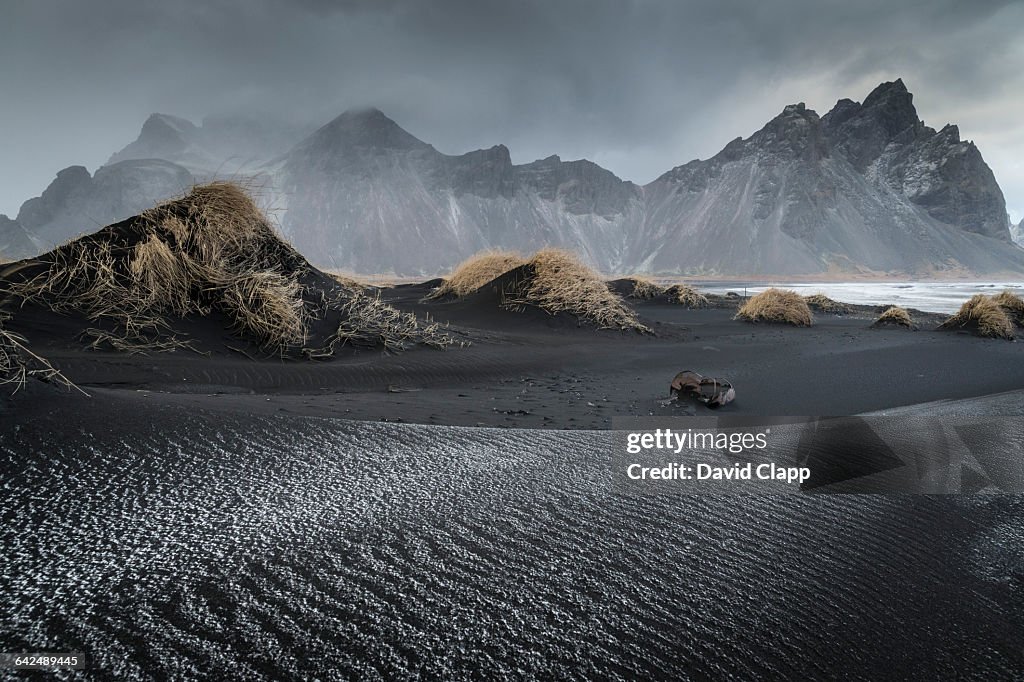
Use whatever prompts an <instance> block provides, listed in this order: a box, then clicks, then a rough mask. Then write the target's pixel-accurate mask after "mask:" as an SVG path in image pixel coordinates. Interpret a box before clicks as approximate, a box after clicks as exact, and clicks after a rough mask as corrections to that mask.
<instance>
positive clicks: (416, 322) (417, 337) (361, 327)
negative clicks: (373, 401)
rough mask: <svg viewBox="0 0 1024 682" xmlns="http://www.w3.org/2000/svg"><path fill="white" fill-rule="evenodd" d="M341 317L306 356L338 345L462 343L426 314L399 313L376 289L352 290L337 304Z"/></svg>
mask: <svg viewBox="0 0 1024 682" xmlns="http://www.w3.org/2000/svg"><path fill="white" fill-rule="evenodd" d="M340 310H341V312H342V321H341V324H340V325H339V327H338V330H337V332H336V333H335V334H334V335H333V336H332V337H331V338H330V339H329V341H328V343H327V345H326V346H324V347H323V348H316V349H313V348H307V349H305V351H304V352H305V354H306V356H307V357H310V358H321V357H329V356H331V355H333V354H334V351H335V350H336V349H337V347H338V346H345V345H351V346H356V347H360V346H370V347H375V346H383V347H384V349H385V350H389V351H402V350H405V349H406V348H407V347H408V346H409V345H415V344H422V345H425V346H431V347H433V348H447V347H448V346H453V345H458V346H460V347H461V346H465V345H468V344H467V343H463V342H459V341H456V340H455V339H454V338H453V337H452V336H451V335H449V334H447V333H445V331H444V328H443V327H442V326H441V325H440V324H439V323H437V322H434V321H432V320H430V318H429V317H427V318H425V319H424V320H420V318H418V317H417V316H416V315H415V314H413V313H403V312H401V311H399V310H397V309H395V308H394V307H392V306H390V305H388V304H387V303H385V302H384V301H382V300H381V298H380V293H379V292H377V293H376V295H370V294H367V293H365V292H363V291H357V292H355V293H354V294H353V295H352V296H351V297H350V298H348V299H347V300H346V301H344V302H342V303H341V304H340Z"/></svg>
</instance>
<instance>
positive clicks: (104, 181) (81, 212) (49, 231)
mask: <svg viewBox="0 0 1024 682" xmlns="http://www.w3.org/2000/svg"><path fill="white" fill-rule="evenodd" d="M194 182H195V179H194V178H193V177H192V174H191V173H189V172H188V171H187V170H185V169H184V168H182V167H181V166H178V165H176V164H173V163H170V162H169V161H161V160H159V159H146V160H139V161H121V162H118V163H115V164H112V165H109V166H103V167H102V168H100V169H98V170H97V171H96V173H95V175H90V174H89V171H87V170H86V169H85V168H84V167H82V166H71V167H70V168H65V169H64V170H62V171H60V172H59V173H57V177H56V179H55V180H54V181H53V182H51V183H50V186H49V187H47V188H46V189H45V190H44V191H43V193H42V194H41V195H40V196H38V197H35V198H34V199H29V200H28V201H26V202H25V203H24V204H22V206H21V210H20V211H19V212H18V218H17V222H18V224H19V225H20V226H21V227H22V228H23V229H24V230H26V231H27V232H28V233H30V234H31V235H32V236H33V237H34V238H35V241H36V242H37V243H38V244H39V245H40V246H41V247H42V248H43V249H47V248H52V247H53V246H55V245H57V244H60V243H62V242H64V241H66V240H68V239H70V238H71V237H74V236H76V235H79V234H82V233H85V232H93V231H95V230H97V229H99V228H100V227H102V226H104V225H108V224H110V223H113V222H116V221H118V220H122V219H124V218H127V217H128V216H131V215H135V214H136V213H139V212H140V211H143V210H145V209H147V208H149V207H151V206H153V205H154V204H156V203H158V202H160V201H163V200H164V199H168V198H170V197H173V196H176V195H178V194H181V193H182V192H184V191H186V190H187V189H188V188H189V187H191V186H192V185H193V184H194Z"/></svg>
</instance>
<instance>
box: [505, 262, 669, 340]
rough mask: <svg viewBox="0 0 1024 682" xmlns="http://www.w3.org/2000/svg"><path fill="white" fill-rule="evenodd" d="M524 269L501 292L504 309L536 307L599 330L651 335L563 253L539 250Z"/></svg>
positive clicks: (596, 277) (588, 271)
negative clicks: (522, 275)
mask: <svg viewBox="0 0 1024 682" xmlns="http://www.w3.org/2000/svg"><path fill="white" fill-rule="evenodd" d="M524 268H525V272H526V275H525V276H524V277H523V278H522V279H521V280H519V281H517V282H514V283H513V284H512V286H511V287H510V289H509V290H506V291H505V292H503V296H504V305H505V307H506V308H510V309H516V308H521V307H523V306H536V307H539V308H541V309H543V310H545V311H547V312H549V313H551V314H557V313H562V312H565V313H570V314H572V315H575V316H576V317H577V318H578V319H581V320H586V321H588V322H590V323H593V324H595V325H597V326H598V327H599V328H601V329H620V330H629V329H631V330H635V331H640V332H650V331H651V330H650V329H649V328H648V327H647V326H646V325H644V324H642V323H641V322H640V320H639V318H638V317H637V315H636V312H635V311H633V310H632V309H631V308H629V307H628V306H627V305H626V304H625V303H624V302H623V300H622V298H621V297H619V296H618V295H617V294H615V293H613V292H612V291H611V290H609V289H608V285H607V284H606V283H605V281H604V279H603V278H602V277H601V276H600V275H599V274H598V273H596V272H595V271H593V270H591V269H590V268H588V267H587V266H586V265H584V264H583V263H582V262H580V260H579V259H578V258H577V257H576V256H574V255H573V254H571V253H569V252H567V251H562V250H561V249H543V250H541V251H538V252H537V253H535V254H534V255H533V257H532V258H530V260H528V261H527V262H526V263H525V266H524Z"/></svg>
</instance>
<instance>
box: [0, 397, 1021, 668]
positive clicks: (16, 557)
mask: <svg viewBox="0 0 1024 682" xmlns="http://www.w3.org/2000/svg"><path fill="white" fill-rule="evenodd" d="M138 409H139V412H138V414H137V415H135V416H136V417H137V418H136V419H133V420H124V419H116V418H111V419H99V418H97V417H100V416H101V415H96V416H95V417H94V418H92V419H91V420H90V421H88V422H82V423H77V422H74V415H64V416H62V418H61V422H60V424H61V427H60V428H54V425H53V424H44V423H28V422H26V423H24V424H21V425H19V427H18V428H17V429H7V430H4V431H2V432H0V475H2V478H0V481H2V488H3V496H2V497H0V521H2V523H0V541H2V546H3V549H4V551H3V552H2V553H0V594H3V595H4V608H3V609H0V647H2V649H0V650H4V651H78V652H84V653H85V655H86V657H87V659H88V660H89V666H90V670H89V671H87V672H86V673H85V678H86V679H89V678H93V679H121V680H143V679H194V678H203V679H246V680H291V679H296V680H299V679H321V680H333V679H339V680H340V679H366V680H372V679H389V680H390V679H613V680H614V679H622V680H632V679H669V678H673V679H797V678H798V679H838V678H843V679H872V680H879V679H943V678H945V679H948V678H952V677H959V678H960V679H967V678H973V679H984V680H997V679H1021V675H1024V649H1022V647H1021V642H1024V595H1022V592H1024V553H1022V551H1021V547H1022V544H1021V543H1022V539H1024V498H1022V497H1019V496H1008V495H1002V496H1000V495H992V496H978V497H964V498H961V497H955V496H912V495H905V496H870V495H869V496H865V495H820V496H818V495H775V496H773V495H743V496H737V495H718V496H709V495H702V496H693V495H678V494H659V495H636V494H629V493H627V492H625V491H623V490H622V489H621V488H620V487H619V486H616V485H613V484H612V483H611V482H610V468H609V460H608V457H607V452H608V449H609V447H610V446H611V443H610V440H611V435H610V434H609V433H608V432H557V431H517V430H502V429H456V428H445V427H428V426H412V425H392V424H374V423H363V424H360V423H352V422H344V421H333V420H327V419H312V418H289V417H285V416H282V417H275V418H251V419H236V418H232V417H225V416H224V415H218V416H212V415H210V416H204V415H202V414H181V413H177V412H161V411H159V410H157V409H156V408H154V409H153V411H152V412H146V411H145V410H146V409H148V408H147V407H146V406H145V405H142V406H140V407H139V408H138ZM157 423H159V428H155V427H150V426H148V425H149V424H157ZM140 425H141V426H140ZM2 674H3V673H2V672H0V676H2ZM65 677H67V678H69V679H70V675H67V676H65ZM76 679H80V678H76Z"/></svg>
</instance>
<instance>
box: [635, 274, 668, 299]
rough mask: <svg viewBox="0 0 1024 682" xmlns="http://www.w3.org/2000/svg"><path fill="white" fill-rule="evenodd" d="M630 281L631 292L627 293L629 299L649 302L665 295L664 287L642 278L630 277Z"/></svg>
mask: <svg viewBox="0 0 1024 682" xmlns="http://www.w3.org/2000/svg"><path fill="white" fill-rule="evenodd" d="M630 280H631V281H632V282H633V291H631V292H630V293H629V297H630V298H638V299H641V300H650V299H652V298H657V297H658V296H661V295H662V294H663V293H665V287H663V286H661V285H659V284H655V283H654V282H652V281H651V280H649V279H646V278H644V277H630Z"/></svg>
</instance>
